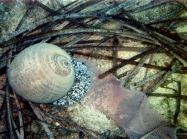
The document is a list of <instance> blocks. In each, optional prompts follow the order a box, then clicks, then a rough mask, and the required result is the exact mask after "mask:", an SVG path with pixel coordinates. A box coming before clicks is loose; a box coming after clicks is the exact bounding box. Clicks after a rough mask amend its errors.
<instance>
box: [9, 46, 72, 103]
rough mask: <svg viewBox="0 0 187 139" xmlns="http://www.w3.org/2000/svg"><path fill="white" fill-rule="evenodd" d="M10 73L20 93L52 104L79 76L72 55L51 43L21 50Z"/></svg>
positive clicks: (24, 96)
mask: <svg viewBox="0 0 187 139" xmlns="http://www.w3.org/2000/svg"><path fill="white" fill-rule="evenodd" d="M7 75H8V81H9V84H10V86H11V87H12V88H13V90H14V91H15V92H16V93H17V94H18V95H20V96H22V97H23V98H25V99H27V100H29V101H33V102H37V103H50V102H53V101H55V100H57V99H59V98H61V97H63V96H65V95H66V94H67V92H68V91H69V90H70V88H71V87H72V85H73V83H74V79H75V72H74V68H73V66H72V63H71V58H70V56H69V55H68V54H67V53H66V52H65V51H64V50H62V49H61V48H60V47H58V46H55V45H52V44H48V43H39V44H35V45H32V46H30V47H28V48H26V49H25V50H23V51H22V52H21V53H19V54H18V55H17V56H16V57H15V59H14V60H13V62H12V63H11V64H10V66H9V68H8V71H7Z"/></svg>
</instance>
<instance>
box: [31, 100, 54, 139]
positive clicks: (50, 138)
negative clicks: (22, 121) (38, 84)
mask: <svg viewBox="0 0 187 139" xmlns="http://www.w3.org/2000/svg"><path fill="white" fill-rule="evenodd" d="M29 104H30V106H31V108H32V109H33V111H34V113H35V114H36V116H37V118H38V119H41V120H42V121H43V120H44V119H43V118H42V115H43V114H42V112H41V111H40V109H39V108H38V107H36V106H35V105H34V104H32V102H29ZM40 124H41V125H42V127H43V128H44V130H45V132H46V134H47V135H48V137H49V139H54V136H53V134H52V133H51V131H50V130H49V128H48V126H47V124H45V123H43V122H40Z"/></svg>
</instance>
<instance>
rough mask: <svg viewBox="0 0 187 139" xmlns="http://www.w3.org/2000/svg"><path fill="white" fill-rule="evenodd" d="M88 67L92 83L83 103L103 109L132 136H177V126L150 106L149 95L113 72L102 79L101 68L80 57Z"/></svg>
mask: <svg viewBox="0 0 187 139" xmlns="http://www.w3.org/2000/svg"><path fill="white" fill-rule="evenodd" d="M77 61H82V62H84V64H85V65H86V66H87V68H88V70H89V72H90V76H91V86H90V87H89V89H88V92H87V93H86V95H85V96H84V97H83V98H82V99H81V102H82V103H84V104H86V105H88V106H90V107H95V108H96V109H98V110H100V111H101V112H103V113H104V114H105V115H107V116H109V117H110V118H112V119H114V120H115V121H116V123H117V124H118V125H119V126H120V127H122V128H123V129H124V131H125V132H126V133H127V135H128V137H129V138H130V139H140V138H142V139H145V138H146V139H175V138H177V137H176V128H174V127H170V126H169V125H168V124H167V121H166V120H165V119H163V118H162V117H161V116H160V115H158V113H157V112H156V111H155V110H153V109H151V108H150V106H149V102H148V99H147V97H146V95H145V94H144V93H142V92H140V91H130V90H127V89H125V88H123V87H122V86H121V83H120V81H118V80H117V79H116V78H114V77H113V76H112V75H109V76H107V77H105V78H104V79H99V78H98V75H99V74H100V72H99V70H98V69H97V68H96V67H95V66H94V65H93V64H92V63H91V62H90V61H88V60H85V59H77Z"/></svg>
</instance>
